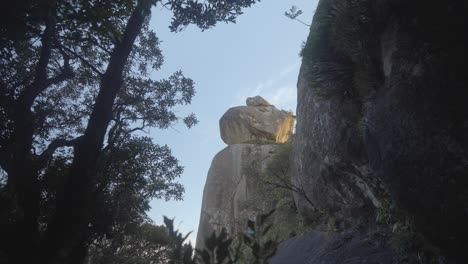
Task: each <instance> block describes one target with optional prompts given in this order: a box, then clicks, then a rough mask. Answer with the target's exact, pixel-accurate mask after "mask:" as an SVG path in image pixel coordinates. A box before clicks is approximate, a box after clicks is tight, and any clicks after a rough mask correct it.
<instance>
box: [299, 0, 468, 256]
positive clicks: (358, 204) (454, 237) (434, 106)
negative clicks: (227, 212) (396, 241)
mask: <svg viewBox="0 0 468 264" xmlns="http://www.w3.org/2000/svg"><path fill="white" fill-rule="evenodd" d="M466 10H467V9H466V4H465V3H464V2H463V1H445V2H443V3H442V2H438V3H437V4H436V3H432V2H430V1H429V2H427V1H425V2H422V1H384V0H382V1H342V0H321V1H320V3H319V6H318V8H317V11H316V14H315V16H314V21H313V23H312V27H311V32H310V36H309V39H308V41H307V44H306V46H305V49H304V51H303V64H302V68H301V73H300V76H299V81H298V107H297V113H296V114H297V126H296V138H295V144H294V154H293V155H294V158H293V159H292V162H291V166H292V168H293V169H292V177H293V183H294V184H296V185H298V186H303V187H304V190H305V196H306V197H305V196H304V195H299V194H297V193H296V194H295V199H296V202H297V204H298V207H299V208H300V210H301V212H302V213H303V214H304V215H305V216H310V215H313V214H314V213H315V212H316V211H317V210H319V211H325V212H327V214H329V215H333V216H334V217H336V220H337V225H338V227H339V228H340V229H341V230H346V229H348V228H352V227H354V226H356V225H357V223H358V222H359V223H362V222H365V223H367V225H368V226H372V225H374V224H376V222H379V221H376V219H377V220H378V219H379V217H381V216H382V212H383V211H385V210H387V209H388V205H391V208H394V207H396V208H398V210H400V211H401V212H404V214H405V217H406V219H411V220H414V225H412V228H413V227H414V230H415V232H418V233H420V234H422V236H423V237H424V240H425V241H427V243H429V244H431V245H432V246H434V247H436V248H439V249H441V250H442V252H443V254H444V255H446V256H447V257H448V259H451V260H458V261H462V260H463V259H464V260H466V259H468V255H467V254H468V250H467V249H468V225H467V223H468V156H467V155H468V154H467V153H468V104H467V103H466V98H468V97H467V95H468V87H467V80H466V76H467V74H466V70H465V69H466V62H467V61H468V49H466V47H467V44H468V41H467V38H466V36H467V35H466V33H464V32H466V28H468V27H467V26H468V20H467V19H466V17H465V16H466ZM306 198H307V199H308V200H309V201H307V200H306ZM392 210H393V209H392ZM387 211H388V210H387ZM388 217H389V218H392V217H393V216H391V215H390V216H388ZM380 223H382V221H380ZM377 224H378V223H377ZM385 224H387V225H388V224H392V225H393V224H396V225H395V226H393V227H391V228H393V229H395V230H396V231H395V230H394V231H395V232H398V229H399V228H401V226H402V225H401V223H400V225H398V221H397V220H395V221H393V222H392V221H389V222H388V223H385ZM401 232H404V230H401ZM459 263H462V262H459Z"/></svg>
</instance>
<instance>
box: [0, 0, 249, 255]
mask: <svg viewBox="0 0 468 264" xmlns="http://www.w3.org/2000/svg"><path fill="white" fill-rule="evenodd" d="M255 2H256V1H255V0H239V1H216V0H211V1H210V0H208V1H203V2H202V3H200V2H198V1H196V0H166V1H162V0H118V1H102V0H96V1H80V0H73V1H68V0H52V1H49V0H31V1H18V2H16V3H15V4H14V5H13V7H12V8H6V9H5V10H6V11H4V12H2V13H8V15H7V16H6V19H4V17H2V19H1V21H0V22H1V23H0V33H1V36H0V58H1V59H0V61H1V62H0V166H1V170H0V208H1V209H0V221H1V222H0V259H6V262H8V263H33V262H34V263H82V262H83V260H84V259H85V256H86V253H87V248H88V246H89V244H90V243H92V241H94V240H95V239H98V238H102V237H103V236H111V235H112V234H115V233H116V232H118V231H119V230H122V229H125V228H127V227H129V226H131V225H132V224H136V223H139V224H141V222H139V221H140V220H141V219H143V218H144V217H146V215H145V211H146V210H147V209H148V208H149V207H148V202H149V200H150V199H152V198H155V197H165V198H176V199H180V198H181V194H182V192H183V188H182V186H181V185H180V184H177V183H176V182H174V180H175V178H176V177H178V176H179V175H180V174H181V172H182V168H181V167H180V166H179V165H178V163H177V160H176V159H175V158H173V157H172V155H171V153H170V151H169V149H168V148H167V147H165V146H159V145H156V144H154V143H153V142H152V140H151V139H150V138H147V137H141V136H138V135H137V134H135V132H138V131H145V129H148V128H150V127H156V128H167V127H169V126H170V125H171V124H173V123H174V122H176V121H177V120H179V117H178V116H176V115H175V113H174V112H173V111H172V110H171V109H172V108H173V107H174V106H176V105H178V104H189V103H190V102H191V99H192V97H193V95H194V87H193V81H192V80H191V79H189V78H186V77H185V76H184V75H183V74H182V73H181V72H180V71H179V72H176V73H174V74H173V75H172V76H170V77H169V78H168V79H164V80H159V81H156V80H152V79H151V78H149V73H150V72H151V71H152V70H157V69H158V68H159V67H160V66H161V64H162V62H163V57H162V55H161V50H160V49H159V47H158V44H159V40H158V38H157V36H156V33H155V32H153V31H152V30H151V29H150V28H149V26H148V25H149V18H150V13H151V7H152V6H154V5H164V6H165V7H166V8H168V9H170V10H172V12H173V14H174V16H173V20H172V23H171V29H172V30H173V31H179V30H181V29H183V28H184V27H185V26H187V25H189V24H191V23H193V24H197V25H198V26H199V27H200V28H202V29H207V28H209V27H211V26H213V25H215V23H216V22H218V21H226V22H234V19H235V17H236V16H237V15H239V14H241V13H242V12H241V8H243V7H249V6H250V5H252V4H253V3H255ZM10 19H11V21H9V20H10ZM182 120H183V121H184V123H185V124H186V125H187V126H188V127H191V126H192V125H194V124H196V122H197V121H196V118H195V117H194V115H189V116H187V117H184V118H182ZM140 134H141V133H140Z"/></svg>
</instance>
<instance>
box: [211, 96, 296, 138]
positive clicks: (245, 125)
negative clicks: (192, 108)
mask: <svg viewBox="0 0 468 264" xmlns="http://www.w3.org/2000/svg"><path fill="white" fill-rule="evenodd" d="M249 99H250V100H249ZM249 99H248V100H247V104H248V106H238V107H232V108H230V109H229V110H228V111H227V112H226V113H225V114H224V115H223V116H222V117H221V119H220V120H219V126H220V130H221V138H222V139H223V141H224V142H225V143H226V144H228V145H232V144H242V143H252V142H258V141H270V142H277V143H282V142H286V141H287V140H288V138H289V135H290V133H291V132H292V130H293V126H294V117H293V115H292V114H291V113H288V112H286V111H283V110H278V109H277V108H276V107H274V106H273V105H270V104H269V103H268V102H267V101H266V100H265V99H263V98H261V97H260V96H257V97H253V98H249Z"/></svg>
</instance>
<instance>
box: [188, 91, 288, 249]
mask: <svg viewBox="0 0 468 264" xmlns="http://www.w3.org/2000/svg"><path fill="white" fill-rule="evenodd" d="M247 104H248V105H247V106H239V107H234V108H231V109H229V110H228V111H227V112H226V114H224V115H223V117H222V118H221V120H220V127H221V136H222V138H223V140H224V141H225V142H226V143H228V144H230V145H229V146H228V147H226V148H225V149H223V150H222V151H220V152H219V153H218V154H217V155H216V156H215V157H214V159H213V161H212V164H211V167H210V170H209V172H208V176H207V179H206V183H205V189H204V191H203V201H202V211H201V215H200V224H199V229H198V235H197V244H196V245H197V248H199V249H201V248H203V247H204V240H205V239H206V238H207V237H209V236H210V235H211V234H212V233H213V232H220V231H221V229H222V228H226V231H227V232H228V234H230V235H235V234H237V233H238V232H246V231H247V221H248V220H252V221H255V218H256V216H257V215H258V214H260V213H262V212H263V213H265V212H268V211H270V210H271V209H273V208H277V209H278V203H279V202H280V201H279V200H280V199H283V198H286V199H287V198H288V197H289V200H290V201H291V202H292V196H291V194H289V195H288V196H285V197H278V198H272V197H266V196H265V197H262V195H261V194H262V193H264V191H265V186H264V185H265V183H264V182H262V180H261V178H262V177H263V175H265V174H266V173H268V168H267V167H268V164H269V163H270V162H271V161H272V158H274V157H275V155H277V154H278V153H279V152H280V151H281V148H282V145H281V144H278V143H280V142H282V141H285V140H287V139H288V137H289V134H290V133H291V132H292V129H293V117H292V115H291V114H290V113H287V112H284V111H281V110H278V109H276V108H275V107H274V106H271V105H270V104H268V103H267V102H266V101H265V100H264V99H262V98H257V97H254V98H249V99H248V100H247ZM286 162H287V160H286ZM286 210H287V208H286ZM279 211H282V212H283V216H286V218H287V217H289V216H288V212H285V211H284V209H281V208H279V210H278V212H279ZM291 215H292V216H293V217H294V213H292V214H291ZM275 219H276V220H277V221H283V222H286V221H287V220H284V219H281V215H279V214H278V215H276V216H275Z"/></svg>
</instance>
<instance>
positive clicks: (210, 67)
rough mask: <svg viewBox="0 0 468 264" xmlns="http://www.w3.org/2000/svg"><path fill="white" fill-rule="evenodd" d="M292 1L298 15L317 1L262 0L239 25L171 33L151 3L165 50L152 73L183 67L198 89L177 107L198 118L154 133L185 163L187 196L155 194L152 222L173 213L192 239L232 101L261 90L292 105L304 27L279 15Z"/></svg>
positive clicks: (307, 13) (166, 15)
mask: <svg viewBox="0 0 468 264" xmlns="http://www.w3.org/2000/svg"><path fill="white" fill-rule="evenodd" d="M292 5H296V6H298V7H299V8H300V9H302V10H303V11H304V14H303V15H301V16H300V19H301V20H303V21H305V22H306V23H310V21H312V15H313V11H314V10H315V8H316V5H317V0H263V1H262V2H260V3H258V4H256V5H254V6H253V7H251V8H249V9H245V12H244V14H243V15H242V16H240V17H239V18H238V19H237V23H236V24H224V23H222V24H218V25H217V26H216V27H215V28H212V29H210V30H207V31H205V32H201V31H200V30H199V29H198V28H196V27H194V26H191V27H189V28H187V29H186V30H185V31H183V32H180V33H177V34H174V33H171V32H169V30H168V28H167V27H168V25H169V22H170V18H171V14H170V12H169V11H168V10H165V9H161V8H155V9H154V10H153V12H152V20H151V27H152V28H154V29H155V31H156V32H157V34H158V37H159V38H160V40H161V41H162V44H161V48H162V51H163V54H164V57H165V63H164V65H163V67H162V69H161V70H160V71H158V72H156V73H155V74H154V76H153V77H154V78H160V77H167V76H169V75H170V74H171V73H173V72H174V71H177V70H179V69H181V70H182V71H183V72H184V74H185V75H186V76H188V77H190V78H192V79H193V80H194V81H195V83H196V91H197V93H196V96H195V98H194V100H193V102H192V104H191V105H189V106H187V107H179V108H177V111H178V113H179V114H180V115H181V116H183V115H184V114H188V113H190V112H194V113H195V114H196V115H197V118H198V119H199V121H200V122H199V124H198V125H197V126H196V127H194V128H192V129H187V128H184V127H183V126H182V125H176V126H174V127H173V128H170V129H168V130H155V131H152V132H151V136H153V137H154V140H155V142H157V143H159V144H167V145H169V146H170V147H171V149H172V150H173V154H174V156H176V157H177V158H178V159H179V162H180V164H181V165H183V166H184V167H185V171H184V174H183V175H182V177H181V178H180V182H181V183H182V184H183V185H184V186H185V190H186V192H185V195H184V201H170V202H165V201H161V200H155V201H153V202H152V203H151V206H152V209H151V211H150V217H151V218H152V219H153V220H154V221H155V222H156V223H158V224H161V223H162V216H163V215H166V216H168V217H171V218H172V217H175V218H176V221H175V223H176V226H177V227H178V228H179V230H180V231H182V232H183V233H187V232H189V231H193V233H192V235H191V237H190V240H191V241H195V237H196V232H197V230H198V221H199V217H200V209H201V202H202V195H203V187H204V184H205V180H206V175H207V172H208V169H209V167H210V164H211V160H212V159H213V157H214V156H215V154H216V153H217V152H219V151H220V150H222V149H223V148H225V147H226V144H224V142H223V141H222V140H221V138H220V135H219V123H218V122H219V118H220V117H221V116H222V115H223V114H224V112H226V110H227V109H228V108H229V107H232V106H238V105H244V104H245V99H246V98H247V97H249V96H254V95H261V96H263V97H264V98H265V99H267V100H268V101H269V102H270V103H272V104H274V105H276V106H277V107H278V108H282V109H285V110H292V111H294V112H295V110H296V81H297V75H298V72H299V67H300V58H299V55H298V54H299V51H300V48H301V43H302V41H305V40H306V38H307V34H308V27H306V26H304V25H302V24H300V23H299V22H296V21H292V20H290V19H288V18H286V17H285V16H284V15H283V13H284V11H286V10H289V8H290V7H291V6H292Z"/></svg>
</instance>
